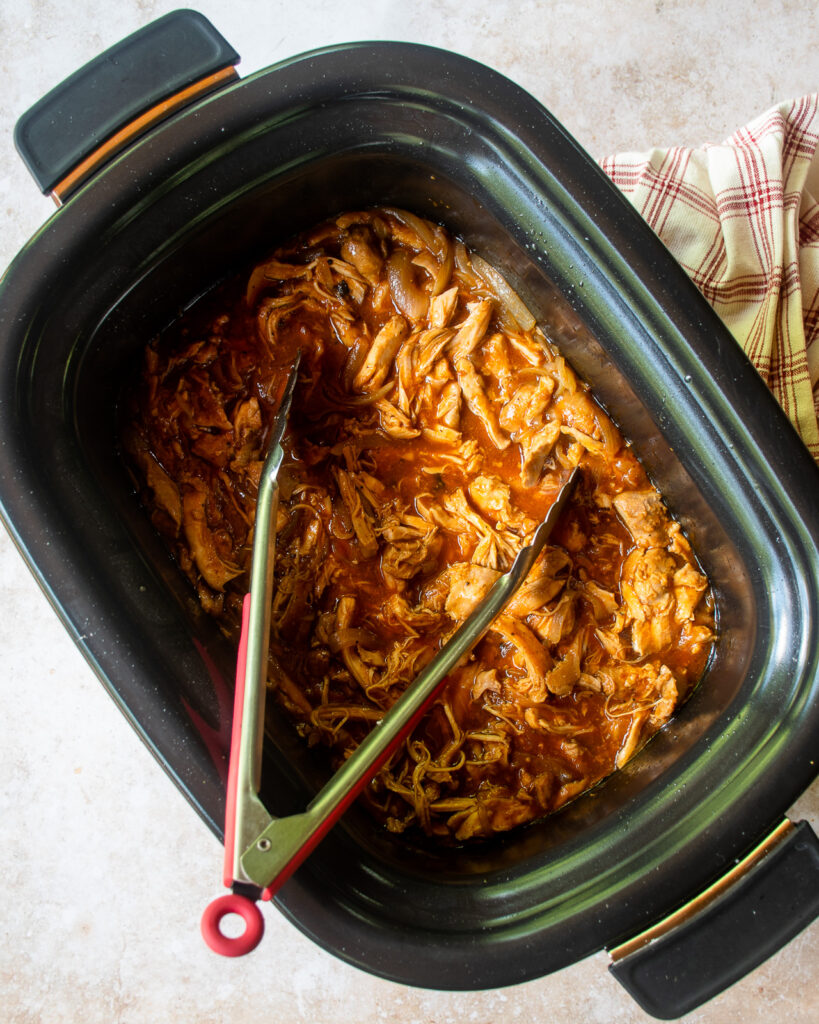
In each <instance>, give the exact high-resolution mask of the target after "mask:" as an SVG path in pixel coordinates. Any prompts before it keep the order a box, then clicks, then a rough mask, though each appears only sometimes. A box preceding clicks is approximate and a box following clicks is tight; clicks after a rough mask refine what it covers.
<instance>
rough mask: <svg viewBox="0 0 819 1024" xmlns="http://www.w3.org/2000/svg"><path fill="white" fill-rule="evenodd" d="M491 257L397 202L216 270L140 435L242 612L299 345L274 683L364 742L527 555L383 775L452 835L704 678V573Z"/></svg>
mask: <svg viewBox="0 0 819 1024" xmlns="http://www.w3.org/2000/svg"><path fill="white" fill-rule="evenodd" d="M515 298H516V297H514V294H513V293H512V292H511V289H510V288H509V286H508V285H507V284H506V282H504V281H503V279H502V278H501V277H500V275H499V274H498V273H497V271H495V270H493V269H492V268H491V267H488V265H487V264H485V263H484V262H483V261H482V260H476V264H475V265H474V266H473V264H472V259H471V256H470V253H469V251H468V250H467V248H466V246H465V245H464V244H463V242H461V241H459V240H457V239H453V238H452V237H451V236H450V235H449V234H448V233H447V232H446V231H445V230H444V229H443V228H442V227H440V226H438V225H435V224H432V223H430V222H429V221H426V220H423V219H421V218H419V217H416V216H415V215H414V214H412V213H410V212H408V211H405V210H398V209H393V208H385V209H375V210H364V211H352V212H350V213H346V214H343V215H342V216H339V217H337V218H335V219H334V220H331V221H328V222H326V223H324V224H321V225H319V226H317V227H316V228H315V229H313V230H311V231H310V232H308V233H306V234H304V235H302V236H300V237H298V238H296V239H294V240H292V241H291V242H289V243H287V244H286V245H283V246H281V247H280V248H278V249H277V250H276V251H275V252H273V253H271V255H270V258H269V259H267V260H266V261H265V262H263V263H261V264H259V266H257V267H256V268H255V269H254V270H253V271H252V273H250V275H249V276H246V277H244V278H243V279H241V280H239V279H237V280H236V281H234V282H232V283H227V284H225V285H221V286H220V287H219V288H218V289H217V290H215V292H214V293H213V295H212V296H210V297H207V298H206V299H205V300H203V301H202V303H200V304H199V305H198V306H197V307H194V308H193V309H192V310H190V311H189V312H188V313H187V314H185V316H184V317H183V318H182V319H181V320H180V321H179V322H178V323H177V324H176V325H175V326H174V327H172V328H171V329H170V330H169V331H167V332H166V333H165V334H164V335H162V336H161V337H160V338H158V339H156V340H155V341H154V342H153V343H152V344H151V345H150V346H149V347H148V348H147V350H146V353H145V361H144V369H143V373H142V377H141V380H140V382H139V384H138V386H137V387H136V388H135V390H134V392H133V394H132V396H131V398H130V402H129V406H128V415H127V417H126V419H127V421H128V422H127V426H126V429H125V432H124V436H123V445H124V448H125V449H126V451H127V453H128V455H129V457H130V465H131V467H132V469H133V472H134V476H135V479H136V481H137V486H138V488H139V492H140V497H141V499H142V501H143V503H144V505H145V507H146V508H147V510H148V512H149V514H150V518H151V521H152V523H153V525H154V527H155V528H156V530H157V531H158V532H159V533H160V534H161V535H162V536H163V537H164V538H165V539H166V541H167V543H168V545H169V546H170V548H171V550H172V552H173V553H174V555H175V557H176V559H177V562H178V564H179V566H180V568H181V570H182V572H183V573H184V574H185V575H186V576H187V578H188V579H189V580H190V582H191V584H192V586H193V588H194V590H195V593H196V595H197V597H198V600H199V602H200V603H201V606H202V608H203V609H204V610H205V611H206V612H208V613H209V614H211V615H213V616H215V617H217V619H218V621H219V625H220V627H221V628H222V629H223V630H224V631H225V632H226V633H228V634H229V635H233V636H236V635H237V631H238V627H239V623H240V618H241V601H242V596H243V593H244V591H245V590H246V588H247V583H248V581H247V573H248V570H249V566H250V557H251V547H252V541H253V527H254V516H255V500H256V493H257V486H258V480H259V474H260V472H261V467H262V464H263V460H264V457H265V452H266V450H267V445H268V439H269V436H270V430H271V426H272V422H273V418H274V414H275V408H274V407H275V399H274V396H275V395H277V394H278V393H279V392H280V385H281V381H282V377H283V375H284V374H285V373H286V372H287V371H288V369H289V366H290V365H291V363H292V360H293V356H294V354H295V352H296V350H297V349H298V350H301V353H302V358H301V367H300V375H299V381H298V386H297V390H296V396H295V400H294V402H293V406H292V412H291V416H290V421H289V423H288V426H287V430H286V433H285V437H284V442H283V444H284V448H285V459H284V463H283V466H282V469H281V471H280V489H281V494H280V503H279V508H278V513H277V517H276V534H277V536H276V562H275V587H274V596H273V605H272V608H271V656H270V667H269V681H270V687H271V691H272V692H274V693H275V695H276V699H277V700H278V701H279V703H280V704H281V706H282V707H283V708H284V710H285V711H286V713H287V714H288V715H289V716H290V717H291V718H292V720H293V721H294V723H295V727H296V729H297V730H298V732H299V733H300V734H301V736H302V737H304V739H305V740H306V741H307V743H308V744H310V745H311V746H318V747H324V748H326V750H327V751H328V752H329V755H330V757H331V760H332V761H333V763H335V764H339V763H341V762H342V761H343V760H344V759H345V758H347V757H349V755H350V754H351V753H352V751H353V750H354V749H355V747H356V746H357V744H358V743H360V742H361V740H362V739H363V738H364V737H365V736H366V735H367V733H368V731H369V730H370V729H371V728H373V727H374V725H375V724H377V723H378V722H379V721H380V720H381V718H382V717H383V715H384V714H385V713H386V712H387V711H388V710H389V708H390V707H391V705H392V704H393V703H394V702H395V701H396V700H398V699H399V698H400V696H401V694H402V693H403V692H404V690H405V689H406V688H407V686H409V685H410V683H411V682H412V680H413V679H414V678H415V676H416V675H417V674H418V672H419V671H420V670H421V669H422V668H423V667H424V665H426V664H427V663H428V662H429V661H430V659H431V658H433V657H434V656H435V654H436V652H437V651H438V650H439V649H440V647H441V645H442V644H443V643H445V642H446V640H447V638H448V637H450V636H451V635H452V633H453V632H454V631H455V629H457V627H458V625H459V624H460V623H461V622H463V620H464V619H465V618H466V617H467V616H468V615H469V614H470V612H471V611H472V610H473V609H474V608H475V606H476V605H477V604H478V602H479V601H480V600H481V599H482V598H483V597H484V596H485V595H486V594H487V593H488V591H489V590H490V589H491V587H492V586H493V584H494V583H495V581H496V580H497V579H498V578H499V577H500V575H501V573H503V572H504V571H505V570H506V569H508V567H509V565H510V564H511V563H512V561H513V559H514V558H515V555H516V554H517V552H518V551H519V550H520V548H521V546H522V545H523V544H524V543H525V542H526V540H527V538H528V537H529V536H530V535H531V533H532V531H533V530H534V529H535V528H536V527H537V524H538V523H539V522H540V521H541V520H542V519H543V517H544V516H545V514H546V513H547V511H548V509H549V508H550V507H551V504H552V502H553V501H554V497H555V495H556V493H557V490H558V488H559V486H560V484H561V482H562V480H563V479H564V478H565V473H566V470H567V468H568V467H570V466H573V465H577V464H579V465H580V466H581V470H582V472H581V480H580V483H579V485H578V487H577V488H576V490H575V493H574V496H573V499H572V502H571V503H570V505H569V507H568V508H567V510H566V511H565V512H564V514H563V516H562V517H561V520H560V522H559V523H558V524H557V527H556V529H555V531H554V533H553V535H552V537H551V539H550V544H549V545H547V547H546V548H545V550H544V551H543V553H542V554H541V556H540V558H539V559H538V561H537V563H536V564H535V566H534V568H533V569H532V571H531V573H530V575H529V577H528V578H527V580H526V581H525V582H524V584H523V585H522V587H521V588H520V589H519V591H518V592H517V594H516V595H515V596H514V597H513V598H512V600H511V601H510V602H509V603H508V605H507V606H506V608H505V609H504V611H503V613H502V614H501V615H500V616H499V617H498V618H497V619H496V621H495V622H494V623H493V625H492V628H491V629H490V631H489V632H488V633H487V634H486V636H485V637H484V639H483V640H482V641H481V642H480V643H479V644H478V646H477V647H476V648H475V649H474V651H473V652H472V654H471V656H470V658H469V659H467V660H466V661H464V662H463V663H462V664H461V665H460V666H459V667H458V668H457V669H455V670H454V671H453V672H452V673H451V674H450V676H449V677H448V679H447V680H446V682H445V684H444V687H443V689H442V691H441V694H440V698H439V699H438V701H437V703H436V704H435V705H434V707H433V708H432V710H431V711H430V712H429V713H428V714H427V716H426V718H425V719H424V720H423V721H422V722H421V723H420V724H419V725H418V726H417V728H416V729H415V732H414V733H413V735H412V736H411V737H410V738H409V739H408V740H407V742H406V744H405V746H404V748H403V749H402V751H400V752H399V753H398V754H396V755H395V756H394V757H393V758H392V759H391V761H390V762H389V764H388V765H387V766H386V767H384V768H383V769H382V770H381V771H380V773H379V774H378V776H377V777H376V778H375V779H374V780H373V782H372V784H371V785H370V786H369V788H368V790H367V793H366V795H365V800H366V802H367V804H368V805H369V807H370V808H371V810H372V811H373V813H374V814H375V815H376V816H377V817H378V818H379V820H380V821H382V822H383V823H384V825H385V827H386V828H387V829H389V830H391V831H393V832H403V831H404V830H406V829H411V828H420V829H422V830H424V831H426V832H427V833H429V834H432V835H435V836H439V837H442V838H447V839H450V840H454V841H457V842H460V841H464V840H467V839H470V838H472V837H475V836H486V835H490V834H492V833H494V832H499V831H504V830H506V829H510V828H513V827H515V826H517V825H519V824H522V823H524V822H527V821H531V820H532V819H534V818H539V817H542V816H544V815H546V814H548V813H550V812H551V811H554V810H556V809H557V808H559V807H560V806H562V805H563V804H565V803H566V802H567V801H568V800H571V799H574V798H575V797H577V796H578V795H579V794H581V793H583V792H584V791H585V790H587V789H588V788H589V787H590V786H592V785H594V784H595V783H596V782H597V781H599V780H600V779H602V778H604V777H605V776H606V775H608V774H609V773H610V772H612V771H614V770H615V769H616V768H619V767H621V766H622V765H623V764H625V763H626V762H627V761H628V760H629V758H631V757H632V756H633V755H634V754H635V753H636V751H638V750H639V749H640V747H641V746H642V745H643V744H644V743H645V742H646V740H647V739H648V738H649V737H650V736H651V734H652V733H653V732H655V731H656V730H657V729H659V728H661V727H662V726H663V725H664V724H665V723H666V722H667V721H668V719H669V717H670V716H671V715H672V714H673V713H674V711H675V709H676V708H677V707H678V706H679V704H680V703H681V701H683V700H684V699H685V698H686V696H687V695H688V693H689V692H690V690H691V688H692V687H693V686H694V684H695V683H696V681H697V679H698V678H699V676H700V674H701V672H702V670H703V667H704V665H705V663H706V661H707V659H708V657H709V652H710V649H711V646H712V644H713V640H714V628H715V627H714V620H713V611H712V609H713V602H712V600H711V597H710V594H709V590H708V581H707V580H706V578H705V576H704V575H703V574H702V572H701V571H700V569H699V567H698V566H697V564H696V562H695V559H694V556H693V554H692V552H691V548H690V546H689V544H688V542H687V540H686V539H685V537H684V536H683V534H682V531H681V529H680V527H679V525H678V524H677V523H675V522H674V521H673V520H672V519H671V517H670V516H669V513H668V511H667V509H666V508H665V505H664V504H663V501H662V499H661V497H660V496H659V494H658V493H657V492H656V490H655V489H654V488H653V487H652V486H651V484H650V483H649V481H648V479H647V477H646V475H645V473H644V472H643V470H642V468H641V467H640V465H639V463H638V462H637V460H636V458H635V457H634V455H633V453H632V451H631V449H630V448H629V446H628V445H627V444H625V443H624V441H623V438H622V436H621V435H620V434H619V432H618V431H617V429H616V427H615V426H614V425H613V424H612V422H611V421H610V420H609V418H608V417H607V416H606V414H605V413H604V412H603V410H602V409H601V408H600V407H599V406H598V405H597V404H596V402H595V401H594V399H593V397H592V395H591V393H590V391H589V389H588V387H587V386H586V385H585V384H584V383H583V382H582V381H580V380H579V379H578V378H577V377H576V375H575V374H574V372H573V371H572V369H571V368H570V367H569V366H568V364H567V363H566V361H565V359H564V358H563V357H562V356H561V355H560V353H559V352H558V351H557V350H556V349H555V347H554V346H553V345H552V344H551V342H550V341H549V340H548V339H547V338H546V337H545V336H544V334H543V333H542V331H541V330H540V328H538V327H537V326H534V321H533V319H532V318H531V317H530V316H529V315H528V314H526V315H523V314H524V313H525V311H524V310H523V307H522V305H521V304H520V303H519V300H517V301H514V299H515Z"/></svg>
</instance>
